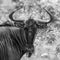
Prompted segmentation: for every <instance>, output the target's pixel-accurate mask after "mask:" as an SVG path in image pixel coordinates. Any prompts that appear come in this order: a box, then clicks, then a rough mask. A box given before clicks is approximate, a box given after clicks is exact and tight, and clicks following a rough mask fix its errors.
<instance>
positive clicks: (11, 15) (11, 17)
mask: <svg viewBox="0 0 60 60" xmlns="http://www.w3.org/2000/svg"><path fill="white" fill-rule="evenodd" d="M15 12H16V11H13V12H12V13H11V14H10V15H9V18H10V19H11V20H12V21H15V22H19V21H20V20H14V19H13V14H14V13H15Z"/></svg>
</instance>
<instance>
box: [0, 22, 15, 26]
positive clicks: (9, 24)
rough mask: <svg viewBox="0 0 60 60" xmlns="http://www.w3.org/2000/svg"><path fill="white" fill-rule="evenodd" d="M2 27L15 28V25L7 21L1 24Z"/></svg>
mask: <svg viewBox="0 0 60 60" xmlns="http://www.w3.org/2000/svg"><path fill="white" fill-rule="evenodd" d="M0 26H14V24H13V23H12V22H9V21H6V22H4V23H2V24H0Z"/></svg>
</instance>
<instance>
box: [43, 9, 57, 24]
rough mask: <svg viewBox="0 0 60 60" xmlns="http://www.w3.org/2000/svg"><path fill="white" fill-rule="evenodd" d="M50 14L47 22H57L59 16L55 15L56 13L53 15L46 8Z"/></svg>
mask: <svg viewBox="0 0 60 60" xmlns="http://www.w3.org/2000/svg"><path fill="white" fill-rule="evenodd" d="M44 10H45V11H46V12H47V13H48V14H49V16H50V21H49V22H47V23H50V22H55V21H56V20H57V18H56V17H55V16H54V15H52V14H51V13H50V12H49V11H48V10H46V9H44Z"/></svg>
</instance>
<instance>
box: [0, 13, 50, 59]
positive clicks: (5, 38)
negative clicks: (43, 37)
mask: <svg viewBox="0 0 60 60" xmlns="http://www.w3.org/2000/svg"><path fill="white" fill-rule="evenodd" d="M13 13H14V12H12V13H11V14H10V15H9V18H10V19H11V20H13V21H14V24H12V25H11V24H8V23H4V24H2V25H0V60H20V59H21V58H22V56H23V55H24V54H25V53H28V57H30V56H31V55H32V53H33V52H34V45H33V43H34V38H35V35H36V31H37V28H42V27H43V26H44V24H46V25H45V26H47V23H49V22H47V23H46V22H45V23H43V22H40V23H42V24H43V25H39V24H37V23H36V21H34V20H32V19H30V20H28V21H26V23H25V24H24V23H23V21H18V20H16V21H15V20H14V19H13V18H12V15H13ZM38 26H39V27H38Z"/></svg>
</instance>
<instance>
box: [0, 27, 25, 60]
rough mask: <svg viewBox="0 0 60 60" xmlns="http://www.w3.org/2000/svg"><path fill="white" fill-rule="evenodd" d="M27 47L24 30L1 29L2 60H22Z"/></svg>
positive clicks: (0, 59)
mask: <svg viewBox="0 0 60 60" xmlns="http://www.w3.org/2000/svg"><path fill="white" fill-rule="evenodd" d="M22 36H23V37H22ZM25 45H26V41H25V38H24V31H23V29H19V28H16V27H0V60H20V59H21V57H22V56H23V54H24V53H25V52H26V50H25Z"/></svg>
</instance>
